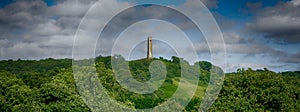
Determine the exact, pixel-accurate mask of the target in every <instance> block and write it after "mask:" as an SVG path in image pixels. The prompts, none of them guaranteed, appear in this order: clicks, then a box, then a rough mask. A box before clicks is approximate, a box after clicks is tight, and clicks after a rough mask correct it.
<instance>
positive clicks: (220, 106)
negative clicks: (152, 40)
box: [0, 56, 300, 112]
mask: <svg viewBox="0 0 300 112" xmlns="http://www.w3.org/2000/svg"><path fill="white" fill-rule="evenodd" d="M112 58H116V57H115V56H106V57H103V56H99V57H97V58H95V65H94V66H95V67H96V71H97V74H98V77H97V78H98V79H97V80H99V81H100V82H101V84H102V85H103V87H104V88H105V91H106V92H107V93H108V95H109V96H110V97H111V98H113V99H114V100H116V101H117V102H119V103H120V105H125V106H128V107H130V108H132V109H147V108H153V107H155V106H157V105H160V104H162V103H163V102H165V101H167V100H168V99H169V98H170V97H171V96H172V95H173V94H174V93H175V92H176V89H177V87H178V86H179V83H180V82H182V81H180V80H182V79H181V70H182V69H183V68H184V67H186V68H188V69H187V71H188V72H187V73H189V75H191V77H194V75H193V74H195V73H199V77H198V78H197V80H199V82H198V84H196V86H197V90H196V92H195V93H194V96H193V97H192V99H191V101H189V103H188V104H187V105H186V106H185V107H181V106H180V105H171V106H168V107H166V110H169V109H173V110H174V109H175V110H176V109H180V108H183V109H184V111H198V109H199V108H200V104H201V101H202V100H203V99H202V98H203V95H204V93H205V91H206V88H207V85H208V83H209V81H210V76H211V75H212V74H211V73H212V72H211V68H213V67H215V66H214V65H212V64H211V63H209V62H206V61H199V62H196V63H194V64H193V65H190V64H188V62H187V61H185V60H184V59H182V58H179V57H175V56H173V57H172V58H171V60H167V59H163V58H153V59H139V60H132V61H126V62H128V63H129V70H130V73H131V75H132V77H133V78H134V79H135V80H136V81H138V82H147V81H149V80H150V78H151V74H152V73H150V72H149V70H148V69H149V66H150V64H151V63H152V62H153V61H160V62H162V63H163V64H164V65H165V67H166V71H167V72H166V78H165V80H164V81H163V83H162V85H161V86H160V87H159V88H158V89H157V90H155V91H154V92H153V93H149V94H138V93H134V92H132V91H129V90H127V89H126V88H124V87H122V85H120V82H118V80H117V79H116V77H115V73H116V72H120V73H123V72H124V70H119V71H116V70H113V67H112ZM119 58H120V57H119ZM195 65H197V66H198V67H199V68H198V67H196V66H195ZM158 68H160V69H161V68H162V67H158ZM85 69H89V68H85ZM82 70H84V69H82ZM125 72H126V71H125ZM81 75H82V77H87V76H88V74H81ZM84 81H85V80H82V83H86V82H84ZM128 81H131V80H128ZM183 85H184V86H186V87H187V89H188V88H189V86H190V85H193V84H192V83H190V82H184V83H183ZM77 89H78V88H77V87H76V84H75V80H74V77H73V71H72V60H71V59H52V58H49V59H44V60H2V61H0V99H1V100H0V111H3V112H5V111H9V112H10V111H91V108H90V107H89V106H88V105H86V103H85V101H84V100H83V99H82V97H81V96H80V94H79V93H78V91H77ZM187 92H188V91H187ZM299 95H300V72H299V71H288V72H281V73H275V72H273V71H270V70H268V69H263V70H252V69H251V68H250V69H247V70H245V69H243V68H241V69H238V70H237V71H236V72H233V73H226V76H225V79H224V82H223V86H222V89H221V91H220V93H219V95H218V97H217V99H216V101H215V102H214V103H213V105H212V106H211V107H210V109H209V110H208V111H298V110H300V96H299ZM99 97H100V96H99ZM182 100H184V99H182ZM113 108H114V106H111V105H106V107H101V108H99V109H102V110H101V111H103V110H107V111H109V110H110V109H112V110H114V109H113ZM92 109H93V110H94V109H96V108H92Z"/></svg>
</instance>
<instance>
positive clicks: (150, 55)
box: [147, 36, 152, 59]
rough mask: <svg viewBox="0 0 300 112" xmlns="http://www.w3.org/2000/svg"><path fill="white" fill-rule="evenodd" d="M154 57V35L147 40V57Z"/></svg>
mask: <svg viewBox="0 0 300 112" xmlns="http://www.w3.org/2000/svg"><path fill="white" fill-rule="evenodd" d="M150 58H152V37H151V36H148V42H147V59H150Z"/></svg>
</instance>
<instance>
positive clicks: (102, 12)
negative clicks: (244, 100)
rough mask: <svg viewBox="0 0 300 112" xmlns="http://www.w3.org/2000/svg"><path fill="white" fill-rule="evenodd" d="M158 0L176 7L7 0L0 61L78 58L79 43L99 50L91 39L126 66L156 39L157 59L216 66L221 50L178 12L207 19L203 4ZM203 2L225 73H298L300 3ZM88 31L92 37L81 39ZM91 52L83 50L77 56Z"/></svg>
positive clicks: (0, 10)
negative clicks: (175, 58) (219, 35)
mask: <svg viewBox="0 0 300 112" xmlns="http://www.w3.org/2000/svg"><path fill="white" fill-rule="evenodd" d="M100 1H101V0H100ZM103 1H105V3H104V2H103ZM150 1H151V0H150ZM153 1H154V2H156V3H159V4H162V5H165V6H168V7H171V8H166V7H160V6H157V5H143V6H138V7H134V8H131V9H126V10H124V8H126V7H133V6H135V5H136V4H141V3H145V2H149V0H137V1H135V0H102V2H97V0H1V2H0V26H1V27H0V60H7V59H30V60H33V59H35V60H38V59H45V58H50V57H51V58H72V49H73V47H74V46H73V42H74V40H75V39H76V38H75V37H76V36H78V37H80V36H81V37H84V38H83V39H81V40H77V41H78V43H77V44H78V46H84V45H86V44H91V43H95V38H91V37H97V38H99V39H98V40H97V39H96V40H97V41H96V42H97V43H95V44H96V46H97V47H96V50H95V49H92V50H94V52H95V53H96V54H97V55H112V54H118V53H119V54H121V55H124V56H125V57H126V59H139V58H144V57H145V56H146V39H147V37H148V36H149V35H151V36H152V37H153V38H154V39H155V40H154V43H153V44H154V45H153V47H154V48H153V54H154V56H155V57H164V58H167V59H170V57H171V56H173V55H178V56H181V57H183V58H185V59H186V60H188V61H189V62H191V63H193V62H194V61H193V60H192V58H190V57H192V56H193V55H194V54H193V53H196V55H198V57H197V60H201V61H202V60H205V61H210V62H212V60H213V59H212V58H211V55H212V52H211V50H213V51H216V52H217V53H216V54H214V55H218V51H220V52H221V50H220V47H222V45H220V43H218V42H217V41H216V42H214V41H211V42H210V43H209V44H208V41H207V39H208V37H205V36H204V35H203V32H199V31H198V29H197V27H196V26H195V24H193V23H192V22H191V21H189V20H188V19H187V18H185V16H181V15H180V14H179V13H177V12H176V11H174V10H172V8H174V9H182V8H186V9H189V10H187V13H190V14H194V15H197V14H199V15H201V14H203V13H205V12H203V10H205V9H203V8H201V7H200V6H201V4H199V3H198V2H194V1H197V0H153ZM201 2H203V4H204V5H205V6H206V7H207V8H208V10H209V11H210V13H211V14H212V16H213V17H214V19H215V20H216V23H217V24H218V26H219V28H220V31H221V33H222V35H223V39H224V43H225V49H226V57H225V58H226V61H227V63H225V64H224V65H220V66H222V67H224V66H226V70H225V71H226V72H233V71H236V69H238V68H248V67H250V68H253V69H263V68H268V69H270V70H273V71H276V72H283V71H299V70H300V64H299V62H300V49H299V48H300V0H201ZM96 3H99V6H98V7H97V6H95V4H96ZM101 3H103V4H105V5H101ZM149 3H151V2H149ZM93 6H94V7H93ZM91 9H93V10H94V11H91ZM89 10H90V11H89ZM118 10H123V12H118ZM113 13H117V14H118V15H117V16H112V14H113ZM89 14H91V15H93V14H94V16H87V15H89ZM109 17H114V18H109ZM147 18H151V19H148V20H147ZM83 19H84V21H85V23H86V24H83V23H84V22H83ZM108 19H111V21H110V22H107V20H108ZM199 21H200V22H201V21H202V22H206V20H202V19H200V20H199ZM106 23H107V24H106ZM100 27H104V29H103V33H101V34H99V33H100V31H101V30H95V31H94V30H91V29H95V28H100ZM204 27H205V26H204ZM208 28H209V26H208ZM89 29H90V30H89ZM86 30H89V31H88V32H85V33H86V34H84V35H78V34H83V33H81V31H86ZM101 37H102V38H101ZM187 37H189V39H190V40H189V39H186V38H187ZM88 49H90V48H85V47H81V48H80V50H78V51H79V54H85V52H86V51H89V50H88ZM193 51H195V52H193ZM91 52H92V51H91ZM180 54H183V55H180ZM79 57H80V56H79ZM83 57H84V56H83ZM213 64H214V63H213Z"/></svg>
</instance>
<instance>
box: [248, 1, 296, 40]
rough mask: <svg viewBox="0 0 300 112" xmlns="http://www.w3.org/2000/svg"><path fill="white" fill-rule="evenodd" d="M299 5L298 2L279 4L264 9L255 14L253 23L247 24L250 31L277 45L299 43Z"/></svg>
mask: <svg viewBox="0 0 300 112" xmlns="http://www.w3.org/2000/svg"><path fill="white" fill-rule="evenodd" d="M299 10H300V4H299V1H298V0H292V1H288V2H286V3H283V2H280V3H278V4H277V5H276V6H274V7H265V8H263V9H262V10H260V11H259V12H257V13H256V14H255V21H254V22H253V23H249V24H248V28H249V29H250V30H251V31H254V32H258V33H262V34H265V37H266V38H267V39H270V40H272V41H275V42H277V43H284V44H287V43H294V44H298V43H300V11H299Z"/></svg>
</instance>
